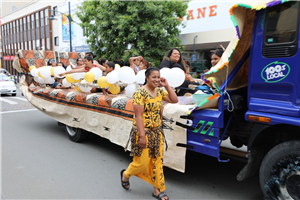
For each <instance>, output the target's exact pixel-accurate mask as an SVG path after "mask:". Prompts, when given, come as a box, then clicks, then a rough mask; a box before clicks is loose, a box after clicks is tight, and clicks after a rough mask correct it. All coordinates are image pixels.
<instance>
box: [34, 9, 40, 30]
mask: <svg viewBox="0 0 300 200" xmlns="http://www.w3.org/2000/svg"><path fill="white" fill-rule="evenodd" d="M39 20H40V18H39V13H38V12H37V13H35V27H36V28H38V27H40V26H39V24H40V23H39Z"/></svg>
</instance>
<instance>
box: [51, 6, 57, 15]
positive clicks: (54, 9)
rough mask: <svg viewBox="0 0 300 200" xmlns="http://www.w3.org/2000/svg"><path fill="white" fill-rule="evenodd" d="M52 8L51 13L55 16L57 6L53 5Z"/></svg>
mask: <svg viewBox="0 0 300 200" xmlns="http://www.w3.org/2000/svg"><path fill="white" fill-rule="evenodd" d="M52 10H53V11H52V14H53V15H54V16H55V15H56V14H57V6H54V7H53V9H52Z"/></svg>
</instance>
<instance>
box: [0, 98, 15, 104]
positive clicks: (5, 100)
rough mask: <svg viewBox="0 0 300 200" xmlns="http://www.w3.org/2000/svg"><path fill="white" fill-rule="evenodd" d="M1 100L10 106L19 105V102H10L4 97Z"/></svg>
mask: <svg viewBox="0 0 300 200" xmlns="http://www.w3.org/2000/svg"><path fill="white" fill-rule="evenodd" d="M0 100H1V101H4V102H6V103H9V104H11V105H12V104H19V103H18V102H15V101H11V100H8V99H4V98H2V97H1V98H0Z"/></svg>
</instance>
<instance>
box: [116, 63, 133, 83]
mask: <svg viewBox="0 0 300 200" xmlns="http://www.w3.org/2000/svg"><path fill="white" fill-rule="evenodd" d="M117 72H118V76H119V79H120V81H122V82H123V83H128V84H130V83H133V82H134V81H135V73H134V71H133V69H131V68H130V67H127V66H125V67H121V68H120V69H119V70H118V71H117Z"/></svg>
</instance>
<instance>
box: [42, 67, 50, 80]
mask: <svg viewBox="0 0 300 200" xmlns="http://www.w3.org/2000/svg"><path fill="white" fill-rule="evenodd" d="M40 74H41V76H42V77H44V78H48V77H50V76H51V72H50V70H49V69H48V68H47V67H45V68H41V69H40Z"/></svg>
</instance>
